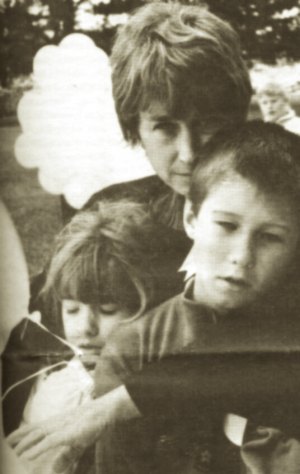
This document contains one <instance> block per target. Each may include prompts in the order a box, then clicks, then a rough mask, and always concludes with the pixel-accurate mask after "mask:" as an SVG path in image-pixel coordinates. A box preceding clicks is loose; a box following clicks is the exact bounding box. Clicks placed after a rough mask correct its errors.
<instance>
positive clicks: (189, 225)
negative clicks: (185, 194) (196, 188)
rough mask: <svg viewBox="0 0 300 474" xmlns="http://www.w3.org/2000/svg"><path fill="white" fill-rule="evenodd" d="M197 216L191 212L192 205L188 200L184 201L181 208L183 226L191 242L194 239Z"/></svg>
mask: <svg viewBox="0 0 300 474" xmlns="http://www.w3.org/2000/svg"><path fill="white" fill-rule="evenodd" d="M196 219H197V216H195V213H194V210H193V204H192V203H191V201H190V200H189V199H186V201H185V204H184V208H183V226H184V229H185V232H186V233H187V235H188V237H189V238H190V239H192V240H194V238H195V225H196Z"/></svg>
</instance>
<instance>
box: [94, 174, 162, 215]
mask: <svg viewBox="0 0 300 474" xmlns="http://www.w3.org/2000/svg"><path fill="white" fill-rule="evenodd" d="M166 189H168V188H167V186H166V185H165V184H164V183H163V182H162V181H161V179H159V178H158V176H156V175H155V176H148V177H146V178H142V179H137V180H134V181H128V182H125V183H118V184H114V185H112V186H109V187H107V188H105V189H103V190H102V191H99V192H98V193H96V194H94V195H93V196H92V197H91V199H90V200H89V201H88V203H87V205H86V206H85V207H86V208H88V207H91V206H93V204H94V203H96V202H97V201H101V200H103V199H107V200H119V199H132V200H133V201H136V202H140V203H149V202H150V201H151V200H152V199H153V198H155V197H156V196H157V195H160V194H162V193H163V192H165V191H166Z"/></svg>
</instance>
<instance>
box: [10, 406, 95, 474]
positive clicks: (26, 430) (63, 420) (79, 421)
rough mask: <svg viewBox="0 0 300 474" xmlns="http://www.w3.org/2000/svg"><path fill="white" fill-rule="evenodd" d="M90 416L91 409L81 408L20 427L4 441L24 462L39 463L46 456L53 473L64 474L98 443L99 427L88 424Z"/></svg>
mask: <svg viewBox="0 0 300 474" xmlns="http://www.w3.org/2000/svg"><path fill="white" fill-rule="evenodd" d="M91 413H92V409H91V407H87V406H86V405H83V406H82V407H79V408H76V409H75V410H72V411H70V412H68V413H64V414H62V415H60V416H57V417H53V418H50V419H49V420H47V421H44V422H42V423H39V424H33V425H26V426H23V427H22V428H19V429H18V430H16V431H14V432H13V433H12V434H11V435H10V436H9V437H8V439H7V441H8V443H9V444H10V446H11V447H12V448H14V450H15V452H16V454H17V455H18V456H21V457H22V458H23V459H24V460H28V461H33V460H38V458H40V457H41V456H43V455H44V454H45V453H48V454H49V457H48V459H49V462H50V461H51V463H52V464H53V472H65V471H66V470H67V469H69V468H70V467H71V466H73V465H74V463H76V462H77V461H78V460H79V459H80V457H81V455H82V454H83V452H84V450H85V449H86V448H87V447H88V446H90V445H91V444H93V443H94V442H95V441H96V439H97V432H98V430H99V429H100V428H101V426H99V425H95V423H93V422H92V423H91ZM54 453H55V456H54Z"/></svg>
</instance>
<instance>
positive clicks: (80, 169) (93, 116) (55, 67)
mask: <svg viewBox="0 0 300 474" xmlns="http://www.w3.org/2000/svg"><path fill="white" fill-rule="evenodd" d="M34 79H35V81H34V89H33V91H31V92H27V93H26V94H25V96H24V98H23V99H22V100H21V101H20V104H19V107H18V117H19V121H20V123H21V126H22V130H23V135H21V137H19V139H18V140H17V141H16V145H15V154H16V157H17V160H18V161H19V163H21V164H22V165H23V166H25V167H28V168H29V167H30V168H32V167H37V168H38V169H39V171H38V177H39V180H40V183H41V185H42V186H43V187H44V188H45V189H46V190H47V191H48V192H50V193H53V194H64V195H65V198H66V199H67V201H68V202H69V204H71V205H72V206H73V207H75V208H79V207H81V206H83V205H84V204H85V203H86V202H87V201H88V199H89V198H90V197H91V196H92V194H94V193H95V192H98V191H100V190H101V189H103V188H104V187H107V186H109V185H111V184H114V183H117V182H120V181H128V180H130V179H136V178H140V177H143V176H147V175H149V174H153V170H152V168H151V166H150V165H149V163H148V161H147V159H146V157H145V154H144V152H143V151H142V150H141V149H139V150H132V148H130V147H128V145H126V144H125V141H124V139H123V136H122V131H121V128H120V125H119V122H118V118H117V114H116V111H115V107H114V102H113V97H112V85H111V71H110V66H109V59H108V57H107V55H106V53H105V52H104V51H102V50H101V49H99V48H97V47H96V46H95V44H94V42H93V41H92V40H91V39H90V38H88V37H86V36H85V35H82V34H77V33H76V34H72V35H69V36H67V37H66V38H64V39H63V40H62V41H61V43H60V44H59V46H51V47H50V46H47V47H44V48H42V49H41V50H40V51H39V52H38V53H37V55H36V57H35V59H34Z"/></svg>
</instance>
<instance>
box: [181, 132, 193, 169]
mask: <svg viewBox="0 0 300 474" xmlns="http://www.w3.org/2000/svg"><path fill="white" fill-rule="evenodd" d="M177 147H178V158H179V161H181V162H182V163H186V164H188V165H192V164H193V163H194V161H195V150H194V140H193V136H192V131H191V130H189V128H188V126H186V125H182V127H181V128H180V131H179V133H178V137H177Z"/></svg>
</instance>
